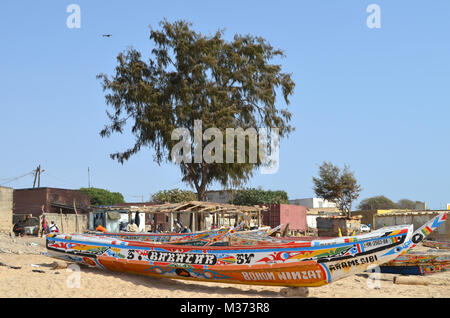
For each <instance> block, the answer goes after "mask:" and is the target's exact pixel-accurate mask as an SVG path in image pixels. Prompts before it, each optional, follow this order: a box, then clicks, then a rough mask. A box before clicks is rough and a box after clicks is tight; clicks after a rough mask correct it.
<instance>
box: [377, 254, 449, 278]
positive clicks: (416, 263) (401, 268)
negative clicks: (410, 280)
mask: <svg viewBox="0 0 450 318" xmlns="http://www.w3.org/2000/svg"><path fill="white" fill-rule="evenodd" d="M446 270H450V252H431V253H430V252H428V253H424V252H414V251H411V252H408V253H406V254H404V255H401V256H399V257H397V258H396V259H394V260H392V261H390V262H388V263H385V264H383V265H381V266H380V271H381V272H382V273H390V274H402V275H429V274H434V273H438V272H442V271H446Z"/></svg>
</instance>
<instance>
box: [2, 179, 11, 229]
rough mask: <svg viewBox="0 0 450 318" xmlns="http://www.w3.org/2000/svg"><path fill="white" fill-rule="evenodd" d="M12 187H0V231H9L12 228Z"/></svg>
mask: <svg viewBox="0 0 450 318" xmlns="http://www.w3.org/2000/svg"><path fill="white" fill-rule="evenodd" d="M12 211H13V189H11V188H5V187H0V232H6V233H10V232H11V231H12V228H13V220H12Z"/></svg>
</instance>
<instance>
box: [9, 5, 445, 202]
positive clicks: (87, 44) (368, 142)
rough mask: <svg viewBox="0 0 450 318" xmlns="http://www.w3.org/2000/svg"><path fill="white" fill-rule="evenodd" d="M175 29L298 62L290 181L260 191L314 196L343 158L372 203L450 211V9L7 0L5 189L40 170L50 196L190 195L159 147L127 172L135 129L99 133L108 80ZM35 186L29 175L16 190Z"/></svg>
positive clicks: (283, 159) (284, 163) (285, 146)
mask: <svg viewBox="0 0 450 318" xmlns="http://www.w3.org/2000/svg"><path fill="white" fill-rule="evenodd" d="M72 3H74V4H77V5H79V7H80V8H81V27H80V28H79V29H77V28H73V29H70V28H68V27H67V24H66V20H67V17H68V16H69V15H70V13H67V12H66V8H67V7H68V6H69V5H70V4H72ZM370 4H378V5H379V7H380V9H381V11H380V12H381V15H380V17H381V28H374V29H370V28H369V27H368V26H367V24H366V20H367V18H368V16H369V15H370V14H371V13H368V12H366V9H367V7H368V6H369V5H370ZM164 18H167V19H168V20H169V21H174V20H177V19H185V20H189V21H191V22H192V23H193V24H194V25H193V28H195V29H196V30H197V31H200V32H202V33H205V34H208V33H213V32H215V31H216V30H217V29H219V28H220V29H222V28H224V29H225V30H226V31H225V35H226V37H227V38H230V39H231V38H232V37H233V35H234V34H235V33H240V34H248V33H250V34H253V35H258V36H262V37H264V38H266V39H267V40H268V41H269V42H270V43H271V44H272V45H273V46H274V47H276V48H280V49H282V50H284V51H285V53H286V56H287V57H286V58H285V59H284V60H282V62H281V63H282V65H283V70H284V71H285V72H290V73H292V74H293V79H294V81H295V82H296V89H295V93H294V95H293V96H292V98H291V105H290V110H291V111H292V113H293V121H292V123H293V125H295V126H296V131H295V132H294V133H293V134H292V135H291V136H290V137H289V138H288V139H286V140H283V142H282V144H281V150H280V167H279V170H278V172H277V173H276V174H273V175H262V174H259V173H256V174H255V177H254V178H253V179H252V180H251V181H250V182H249V183H248V185H247V186H249V187H258V186H261V187H262V188H263V189H272V190H285V191H287V193H288V194H289V197H290V198H291V199H295V198H305V197H312V196H313V195H314V193H313V190H312V177H313V176H315V175H317V171H318V167H319V165H320V164H321V163H322V162H323V161H331V162H333V163H334V164H337V165H339V166H343V165H344V164H348V165H350V167H351V169H352V170H353V171H354V172H355V175H356V177H357V179H358V181H359V183H360V184H361V186H362V188H363V191H362V193H361V196H360V199H364V198H367V197H370V196H374V195H386V196H387V197H389V198H391V199H392V200H394V201H398V200H399V199H402V198H408V199H411V200H421V201H425V202H427V204H428V205H429V207H431V208H435V209H439V208H444V206H445V204H446V203H447V202H450V191H449V190H450V186H449V181H450V169H449V158H450V141H449V137H450V133H449V122H450V94H449V93H450V58H449V57H450V1H448V0H435V1H432V2H431V1H425V0H423V1H412V0H408V1H403V0H396V1H382V0H371V1H357V0H339V1H336V0H328V1H325V0H311V1H299V0H295V1H294V0H292V1H287V0H286V1H264V0H245V1H242V0H239V1H237V0H227V1H211V0H208V1H206V0H191V1H184V0H178V1H173V0H167V1H151V0H147V1H111V0H108V1H106V0H102V1H100V0H95V1H94V0H71V1H63V0H54V1H23V0H15V1H2V3H1V4H0V48H1V50H0V57H1V58H0V75H1V76H0V96H1V99H0V107H1V116H0V132H1V156H0V166H1V168H0V184H1V183H2V181H1V180H3V181H4V180H8V178H13V177H16V176H21V175H23V174H26V173H27V172H30V171H31V170H33V169H34V168H35V167H36V166H37V165H38V164H41V166H42V168H43V169H45V172H44V173H43V174H42V177H41V186H49V187H64V188H73V189H76V188H79V187H83V186H84V187H85V186H87V185H88V175H87V169H88V167H90V169H91V185H92V186H95V187H101V188H106V189H109V190H111V191H119V192H122V193H123V194H124V196H125V199H126V200H127V201H140V200H141V199H140V196H142V195H143V196H144V199H148V198H149V195H150V193H154V192H156V191H158V190H161V189H171V188H175V187H180V188H186V186H185V185H184V184H183V183H181V182H180V179H181V176H180V173H179V169H178V167H177V166H175V165H173V164H164V165H161V166H158V165H157V164H155V163H154V162H153V151H152V150H145V151H141V153H139V154H138V155H136V156H135V157H132V158H131V159H130V160H129V161H128V162H126V163H125V164H124V165H120V164H119V163H117V162H116V161H113V160H111V159H110V158H109V154H110V153H112V152H116V151H121V150H124V149H126V148H127V147H128V146H130V145H131V144H132V142H133V137H132V136H131V134H130V133H129V132H126V133H125V134H124V135H122V136H117V135H116V136H113V137H112V138H109V139H102V138H101V137H100V135H99V132H100V130H101V129H102V128H103V126H104V125H105V124H106V123H107V117H106V114H105V110H106V104H105V99H104V93H103V91H102V87H101V83H100V81H99V80H98V79H96V74H98V73H106V74H112V73H113V71H114V67H115V66H116V56H117V54H118V53H119V52H121V51H124V50H126V49H127V48H128V47H130V46H133V47H134V48H136V49H138V50H140V51H142V52H143V54H144V55H147V56H149V52H150V50H151V48H152V42H151V41H150V40H149V39H148V36H149V28H148V26H149V25H152V26H153V27H157V26H158V23H159V22H160V21H161V20H162V19H164ZM105 33H109V34H112V37H110V38H105V37H102V34H105ZM32 183H33V178H32V176H26V177H24V178H21V179H18V180H16V181H14V182H10V183H8V184H5V186H10V187H14V188H23V187H31V186H32ZM218 188H219V187H216V186H214V187H213V189H218ZM358 201H359V200H358Z"/></svg>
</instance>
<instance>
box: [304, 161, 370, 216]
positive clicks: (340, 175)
mask: <svg viewBox="0 0 450 318" xmlns="http://www.w3.org/2000/svg"><path fill="white" fill-rule="evenodd" d="M313 183H314V187H313V189H314V192H315V193H316V196H318V197H319V198H322V199H325V200H328V201H331V202H335V203H336V204H337V206H338V208H339V210H341V211H342V212H344V213H346V214H347V216H348V217H350V212H351V210H352V203H353V201H354V200H356V199H357V198H358V197H359V193H360V192H361V190H362V189H361V186H360V185H359V184H358V183H357V181H356V178H355V176H354V173H353V172H352V171H350V168H349V166H347V165H345V166H344V169H342V170H341V169H340V168H339V167H337V166H335V165H333V164H332V163H330V162H324V163H323V164H322V165H321V166H320V167H319V176H318V178H316V177H313Z"/></svg>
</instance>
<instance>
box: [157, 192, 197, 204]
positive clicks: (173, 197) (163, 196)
mask: <svg viewBox="0 0 450 318" xmlns="http://www.w3.org/2000/svg"><path fill="white" fill-rule="evenodd" d="M195 200H197V195H196V194H195V193H194V192H192V191H188V190H180V189H172V190H161V191H158V192H157V193H155V194H154V195H153V196H152V201H153V202H155V203H166V202H169V203H178V202H186V201H195Z"/></svg>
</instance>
